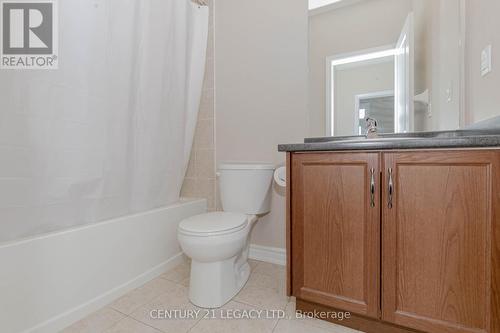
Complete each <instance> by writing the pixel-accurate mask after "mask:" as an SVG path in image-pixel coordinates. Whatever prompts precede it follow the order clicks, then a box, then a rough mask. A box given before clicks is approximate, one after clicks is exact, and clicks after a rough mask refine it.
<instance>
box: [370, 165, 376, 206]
mask: <svg viewBox="0 0 500 333" xmlns="http://www.w3.org/2000/svg"><path fill="white" fill-rule="evenodd" d="M370 174H371V177H370V207H375V169H373V168H371V169H370Z"/></svg>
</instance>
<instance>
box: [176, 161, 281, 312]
mask: <svg viewBox="0 0 500 333" xmlns="http://www.w3.org/2000/svg"><path fill="white" fill-rule="evenodd" d="M273 171H274V166H273V165H269V164H248V163H246V164H237V163H230V164H227V163H226V164H221V166H220V167H219V172H218V175H219V176H218V181H219V189H220V195H221V203H222V207H223V209H224V211H223V212H212V213H206V214H200V215H196V216H192V217H190V218H187V219H185V220H183V221H181V223H179V227H178V229H177V238H178V240H179V244H180V245H181V248H182V250H183V251H184V253H185V254H186V255H187V256H188V257H190V258H191V276H190V282H189V299H190V301H191V302H192V303H193V304H195V305H197V306H199V307H203V308H218V307H221V306H222V305H224V304H225V303H227V302H228V301H230V300H231V299H232V298H233V297H234V296H235V295H236V294H237V293H238V292H239V291H240V289H241V288H242V287H243V286H244V285H245V283H246V281H247V280H248V277H249V275H250V266H249V264H248V251H249V246H250V243H249V236H250V232H251V230H252V227H253V225H254V223H255V222H257V220H258V215H261V214H265V213H268V212H269V211H270V196H271V183H272V176H273Z"/></svg>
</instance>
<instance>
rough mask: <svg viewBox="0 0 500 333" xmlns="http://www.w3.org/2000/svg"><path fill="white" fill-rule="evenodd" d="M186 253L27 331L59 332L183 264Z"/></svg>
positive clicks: (177, 255)
mask: <svg viewBox="0 0 500 333" xmlns="http://www.w3.org/2000/svg"><path fill="white" fill-rule="evenodd" d="M184 260H185V259H184V254H183V253H182V252H181V253H178V254H176V255H175V256H173V257H172V258H170V259H168V260H167V261H165V262H163V263H161V264H159V265H158V266H156V267H153V268H152V269H150V270H149V271H147V272H145V273H143V274H141V275H139V276H138V277H136V278H134V279H132V280H130V281H128V282H126V283H124V284H122V285H120V286H118V287H116V288H114V289H112V290H110V291H108V292H106V293H104V294H102V295H100V296H98V297H96V298H94V299H92V300H90V301H88V302H87V303H84V304H82V305H80V306H78V307H76V308H73V309H71V310H69V311H67V312H64V313H62V314H60V315H58V316H56V317H53V318H51V319H49V320H47V321H46V322H44V323H41V324H40V325H37V326H35V327H32V328H30V329H29V330H26V331H25V333H28V332H29V333H35V332H36V333H45V332H47V333H53V332H58V331H60V330H61V329H63V328H65V327H67V326H69V325H71V324H72V323H74V322H77V321H79V320H80V319H82V318H85V317H86V316H88V315H89V314H91V313H93V312H95V311H97V310H99V309H100V308H102V307H104V306H106V305H108V304H109V303H111V302H113V301H114V300H116V299H118V298H120V297H121V296H123V295H125V294H126V293H128V292H129V291H131V290H133V289H135V288H137V287H140V286H142V285H143V284H145V283H146V282H148V281H150V280H152V279H154V278H156V277H158V276H160V275H161V274H163V273H165V272H166V271H168V270H170V269H172V268H174V267H175V266H177V265H179V264H181V263H182V262H183V261H184Z"/></svg>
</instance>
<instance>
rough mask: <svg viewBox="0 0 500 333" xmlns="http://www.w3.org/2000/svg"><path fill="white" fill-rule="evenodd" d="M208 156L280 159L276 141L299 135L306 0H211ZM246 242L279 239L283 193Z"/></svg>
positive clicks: (303, 127) (276, 243) (302, 129)
mask: <svg viewBox="0 0 500 333" xmlns="http://www.w3.org/2000/svg"><path fill="white" fill-rule="evenodd" d="M215 15H216V16H215V85H216V88H215V100H216V101H215V107H216V158H217V162H218V163H220V162H222V161H263V162H272V163H284V159H285V154H283V153H278V151H277V145H278V144H279V143H287V142H300V141H302V140H303V139H304V137H305V136H307V119H308V117H307V113H308V112H307V0H294V1H290V0H272V1H270V0H253V1H248V0H217V1H216V2H215ZM272 200H273V203H272V212H271V213H270V214H269V215H267V216H265V217H264V218H262V219H261V220H260V221H259V222H258V223H257V225H256V226H255V228H254V230H253V234H252V235H253V236H252V243H255V244H259V245H263V246H271V247H280V248H282V247H284V246H285V236H284V235H285V197H284V193H283V192H281V193H279V191H274V193H273V197H272Z"/></svg>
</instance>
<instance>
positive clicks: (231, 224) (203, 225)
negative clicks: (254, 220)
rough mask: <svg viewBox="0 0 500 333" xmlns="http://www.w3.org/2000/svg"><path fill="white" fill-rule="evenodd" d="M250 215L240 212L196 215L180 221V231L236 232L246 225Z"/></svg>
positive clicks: (203, 232)
mask: <svg viewBox="0 0 500 333" xmlns="http://www.w3.org/2000/svg"><path fill="white" fill-rule="evenodd" d="M247 219H248V216H247V215H245V214H238V213H227V212H213V213H206V214H200V215H195V216H192V217H189V218H187V219H185V220H183V221H181V223H179V231H181V232H186V233H190V234H191V233H194V234H217V233H227V232H236V231H238V230H241V229H243V228H244V227H245V226H246V223H247Z"/></svg>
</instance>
